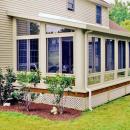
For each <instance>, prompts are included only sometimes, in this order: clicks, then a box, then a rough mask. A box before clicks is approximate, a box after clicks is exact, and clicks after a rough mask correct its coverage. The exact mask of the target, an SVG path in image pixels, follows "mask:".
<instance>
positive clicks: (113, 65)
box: [105, 37, 116, 73]
mask: <svg viewBox="0 0 130 130" xmlns="http://www.w3.org/2000/svg"><path fill="white" fill-rule="evenodd" d="M106 40H113V41H114V48H113V49H114V53H113V54H114V56H113V57H114V65H113V69H111V70H107V69H106V60H107V58H106V53H107V52H106V44H107V43H106ZM115 44H116V42H115V39H112V38H106V37H105V72H108V73H109V72H113V71H115Z"/></svg>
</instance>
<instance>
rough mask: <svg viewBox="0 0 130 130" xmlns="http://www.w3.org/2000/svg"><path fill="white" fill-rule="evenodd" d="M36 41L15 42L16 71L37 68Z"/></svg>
mask: <svg viewBox="0 0 130 130" xmlns="http://www.w3.org/2000/svg"><path fill="white" fill-rule="evenodd" d="M38 55H39V54H38V39H31V40H17V70H18V71H30V70H36V69H37V68H38V59H39V58H38Z"/></svg>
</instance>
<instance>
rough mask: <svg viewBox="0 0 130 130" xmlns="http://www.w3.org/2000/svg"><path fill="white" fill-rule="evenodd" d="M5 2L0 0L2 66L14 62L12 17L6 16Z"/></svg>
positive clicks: (0, 55)
mask: <svg viewBox="0 0 130 130" xmlns="http://www.w3.org/2000/svg"><path fill="white" fill-rule="evenodd" d="M4 7H5V3H4V1H3V0H1V1H0V67H1V68H5V67H7V66H12V64H13V32H12V30H13V28H12V18H10V17H8V16H6V9H5V8H4Z"/></svg>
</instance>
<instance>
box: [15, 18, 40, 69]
mask: <svg viewBox="0 0 130 130" xmlns="http://www.w3.org/2000/svg"><path fill="white" fill-rule="evenodd" d="M17 20H25V21H30V22H33V23H37V24H38V25H39V33H38V35H27V34H25V35H22V36H18V33H17ZM14 23H15V26H14V29H13V30H14V31H15V38H14V40H15V41H14V43H15V45H14V46H15V48H16V53H15V70H16V71H18V62H17V59H18V52H17V41H18V40H27V41H28V40H33V39H38V62H39V63H40V52H39V51H40V49H39V47H40V38H41V37H40V33H41V32H40V31H41V30H40V26H41V24H40V22H38V21H35V20H30V19H23V18H14ZM27 59H28V58H27ZM38 66H39V67H40V64H39V65H38ZM27 71H30V69H27Z"/></svg>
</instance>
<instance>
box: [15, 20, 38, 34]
mask: <svg viewBox="0 0 130 130" xmlns="http://www.w3.org/2000/svg"><path fill="white" fill-rule="evenodd" d="M39 32H40V29H39V24H38V23H36V22H32V21H28V20H23V19H17V35H18V36H23V35H38V34H39Z"/></svg>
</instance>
